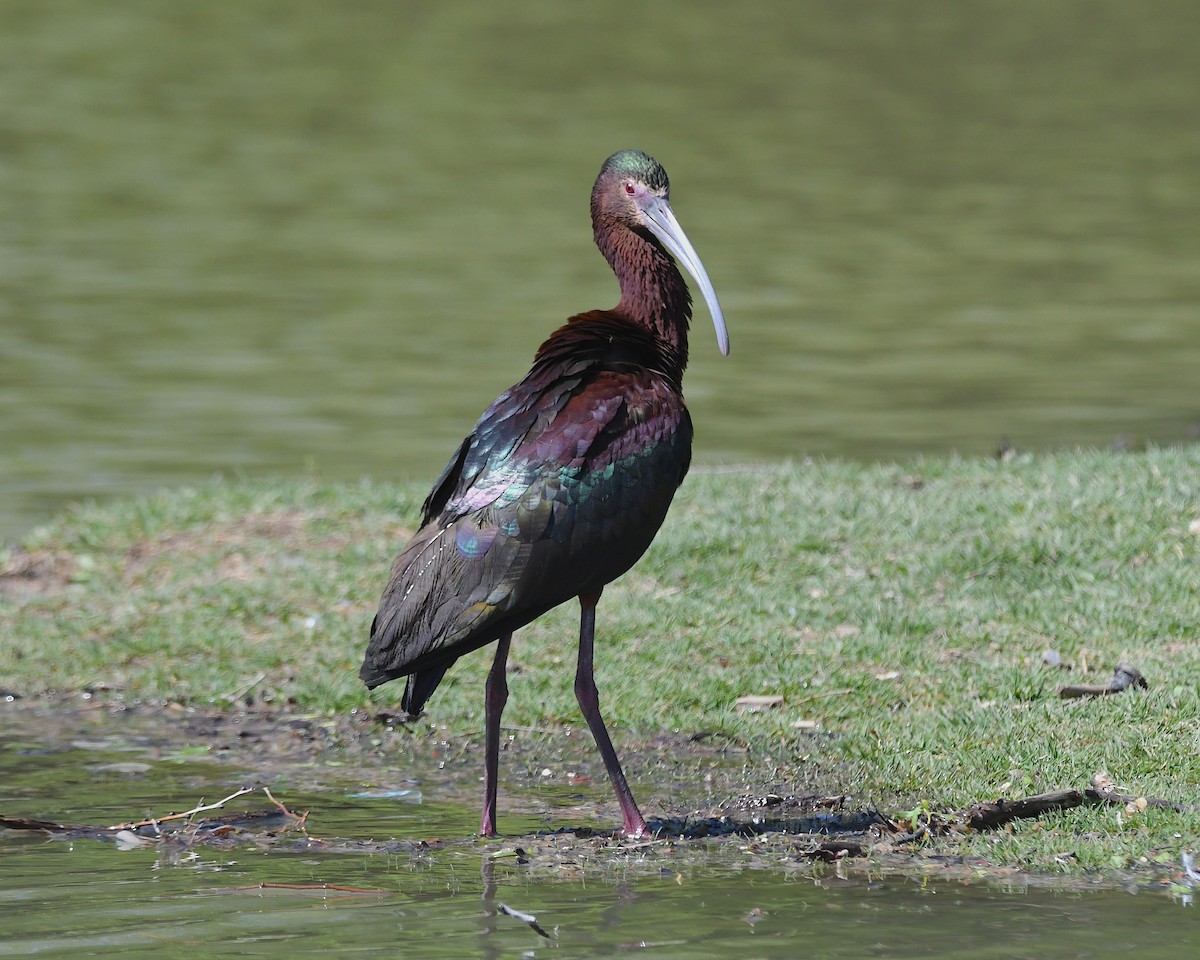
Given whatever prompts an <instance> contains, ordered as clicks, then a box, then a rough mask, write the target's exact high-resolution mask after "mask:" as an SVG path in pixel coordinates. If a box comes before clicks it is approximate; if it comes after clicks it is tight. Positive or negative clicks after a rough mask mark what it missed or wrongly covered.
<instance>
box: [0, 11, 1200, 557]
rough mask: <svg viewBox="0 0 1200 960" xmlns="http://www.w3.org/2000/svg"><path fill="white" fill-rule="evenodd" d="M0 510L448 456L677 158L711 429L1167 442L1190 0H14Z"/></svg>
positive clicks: (32, 518)
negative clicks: (602, 183) (612, 207)
mask: <svg viewBox="0 0 1200 960" xmlns="http://www.w3.org/2000/svg"><path fill="white" fill-rule="evenodd" d="M3 20H4V30H3V31H0V63H2V64H3V67H2V68H0V70H2V71H3V72H2V78H3V84H2V85H0V97H2V98H3V112H2V116H3V119H2V121H0V457H2V459H0V463H2V468H0V537H11V536H15V535H17V534H19V533H20V532H21V531H23V530H25V529H27V528H28V527H29V526H30V525H32V524H34V523H36V522H38V521H40V520H41V519H44V518H45V517H47V516H48V515H49V514H50V513H51V512H52V511H54V510H56V509H59V508H61V507H62V505H63V504H64V503H66V502H69V501H71V500H76V499H79V498H85V497H92V496H98V497H110V496H114V495H127V494H130V493H134V492H136V491H138V490H143V489H147V488H154V487H158V486H161V485H173V484H179V483H182V482H187V481H189V480H194V479H197V478H205V477H208V476H210V475H212V474H213V473H235V474H238V473H241V474H253V475H266V474H290V475H295V474H298V473H303V472H317V473H320V474H322V475H324V476H326V477H329V478H333V479H357V478H359V477H361V476H364V475H368V476H375V477H404V478H413V479H425V480H431V479H432V477H434V476H436V473H437V471H438V470H439V469H440V468H441V466H442V465H443V463H444V462H445V460H446V458H447V457H448V455H449V453H450V452H451V451H452V450H453V449H454V448H455V446H456V444H457V441H458V440H459V439H460V438H461V436H462V435H463V434H464V433H465V432H466V430H467V429H469V426H470V424H471V423H472V422H473V421H474V418H475V417H476V416H477V415H478V413H479V412H480V411H481V410H482V409H483V407H484V406H485V404H486V403H487V402H488V401H490V400H491V398H492V397H493V396H495V395H496V394H497V393H498V392H499V391H500V390H501V389H503V388H504V387H506V386H508V385H509V384H510V383H511V382H513V381H514V380H515V379H516V378H517V377H519V376H520V375H521V374H522V373H523V372H524V371H525V369H527V366H528V362H529V359H530V356H531V354H532V352H533V350H534V348H535V347H536V346H537V344H538V343H539V342H540V341H541V339H542V338H543V337H544V336H545V335H546V334H547V333H548V332H549V331H550V330H552V329H553V328H554V327H555V326H556V325H557V324H558V323H559V322H560V321H561V320H562V319H564V318H565V317H567V316H568V315H569V314H571V313H574V312H577V311H579V310H582V309H587V308H591V307H596V306H607V305H611V304H612V303H613V302H615V299H616V297H615V285H614V283H613V280H612V278H611V276H610V275H609V274H608V272H607V269H606V267H605V265H604V263H603V261H602V260H601V259H600V257H599V256H598V254H597V253H596V252H595V250H594V248H593V247H592V245H591V237H590V230H589V227H588V223H587V196H588V191H589V189H590V186H591V182H592V179H593V177H594V176H595V173H596V171H597V169H598V168H599V165H600V163H601V161H602V160H603V159H604V157H605V156H607V155H608V154H609V153H610V152H612V151H613V150H614V149H617V148H621V147H626V146H638V147H642V148H644V149H646V150H648V151H650V152H652V153H654V154H655V155H657V156H658V157H659V158H660V159H661V160H662V161H663V162H664V163H665V165H666V167H667V169H668V170H669V171H670V173H671V174H672V177H673V179H674V191H673V199H674V201H675V207H676V212H677V213H678V215H679V218H680V220H681V222H682V223H683V224H684V226H685V228H686V229H687V230H688V232H689V234H690V236H691V238H692V240H693V241H694V243H695V244H696V247H697V249H698V250H699V251H700V253H701V255H702V256H703V257H704V259H705V262H706V264H707V265H708V267H709V271H710V273H711V275H712V277H713V279H714V281H715V283H716V286H717V289H718V292H719V293H720V295H721V297H722V299H723V302H724V305H725V307H726V312H727V315H728V319H729V324H730V329H731V333H732V337H733V355H732V357H731V358H729V359H728V360H723V359H722V358H720V357H719V356H717V353H716V350H715V345H714V344H713V342H712V335H711V331H710V330H709V328H708V321H707V318H706V317H702V318H700V319H699V321H698V323H697V325H696V331H695V333H696V336H695V338H694V347H693V365H692V369H691V371H690V372H689V376H688V380H687V390H688V396H689V401H690V403H691V405H692V407H693V411H694V414H695V420H696V424H697V460H698V462H699V463H709V464H712V463H719V462H730V461H745V460H749V459H776V458H782V457H795V456H800V455H803V454H805V453H811V454H824V455H846V456H851V457H859V458H874V457H888V458H890V457H897V456H906V455H908V454H911V453H914V452H926V453H941V452H946V451H950V450H959V451H962V452H964V453H967V454H987V453H990V452H991V451H992V450H993V449H994V448H995V447H996V446H997V444H998V443H1000V441H1001V439H1002V438H1003V437H1008V438H1010V439H1011V440H1012V442H1014V443H1016V444H1017V445H1019V446H1022V447H1027V448H1028V447H1034V448H1038V447H1041V448H1047V447H1061V446H1064V445H1073V444H1088V445H1091V444H1100V445H1103V444H1109V443H1112V442H1113V441H1114V439H1116V438H1132V442H1134V443H1137V442H1142V441H1144V440H1153V441H1157V442H1174V441H1178V440H1186V439H1187V438H1189V437H1190V436H1191V435H1192V434H1193V433H1194V432H1195V430H1196V424H1197V422H1198V421H1200V404H1198V403H1197V400H1196V391H1195V388H1194V382H1195V371H1196V370H1197V369H1200V333H1198V332H1197V331H1198V326H1197V322H1196V316H1197V309H1198V307H1200V262H1198V260H1197V253H1196V251H1197V249H1200V191H1198V190H1197V189H1196V185H1197V180H1196V161H1197V157H1198V156H1200V101H1197V98H1196V95H1195V91H1196V90H1197V89H1200V58H1197V57H1196V56H1195V43H1194V38H1195V37H1196V36H1197V33H1198V31H1200V7H1197V6H1196V4H1194V3H1191V2H1188V0H1150V2H1148V3H1146V4H1139V5H1130V4H1126V3H1119V2H1117V0H1100V2H1095V0H1088V2H1083V0H1077V2H1056V3H1051V4H1047V3H1043V2H1034V0H1018V2H1015V3H1008V4H993V3H987V2H984V0H964V2H961V3H956V4H945V3H941V2H937V0H916V2H912V3H907V4H904V5H903V6H897V5H895V4H893V3H888V2H886V0H868V2H865V3H859V4H855V5H854V6H853V8H852V9H851V8H849V7H847V6H846V5H845V4H843V3H839V2H837V0H801V2H795V0H788V2H782V0H775V2H761V3H757V2H756V3H748V4H742V5H740V6H738V7H737V9H731V8H730V6H729V5H728V4H727V3H722V2H717V0H702V2H691V3H686V4H685V3H680V2H664V3H658V4H653V5H644V4H639V5H628V6H625V5H606V4H574V5H564V4H560V3H553V2H550V0H523V2H519V3H512V4H501V5H497V4H490V3H483V2H466V3H457V4H442V5H436V4H435V5H430V4H424V3H411V2H391V0H389V2H375V3H369V2H367V3H356V4H354V5H353V7H352V8H350V9H347V8H345V7H344V6H338V5H330V4H327V3H321V2H318V0H298V2H291V3H287V4H279V3H275V2H266V0H250V2H232V0H229V2H211V3H206V4H203V5H199V6H198V5H194V4H191V5H189V4H182V5H181V4H170V5H163V4H160V3H154V2H151V0H140V2H139V0H133V2H126V3H121V4H97V3H92V2H89V0H61V2H57V3H54V4H46V3H43V2H41V0H4V3H3Z"/></svg>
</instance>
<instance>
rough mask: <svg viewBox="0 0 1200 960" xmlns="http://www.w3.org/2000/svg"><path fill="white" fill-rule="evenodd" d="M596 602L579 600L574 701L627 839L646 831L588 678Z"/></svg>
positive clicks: (595, 596)
mask: <svg viewBox="0 0 1200 960" xmlns="http://www.w3.org/2000/svg"><path fill="white" fill-rule="evenodd" d="M599 602H600V594H599V593H595V594H591V595H587V596H581V597H580V598H579V607H580V616H579V666H578V669H577V670H576V671H575V699H576V700H578V701H579V709H580V710H582V711H583V718H584V719H585V720H586V721H587V724H588V727H590V728H591V731H592V737H593V738H594V739H595V741H596V746H597V747H599V748H600V756H602V757H603V758H604V766H605V767H606V768H607V769H608V777H609V779H610V780H612V785H613V789H614V790H615V791H616V794H617V802H618V803H619V804H620V805H621V816H622V818H623V819H624V821H625V824H624V826H623V827H622V828H621V832H622V833H623V834H624V835H625V836H627V837H643V836H645V835H646V834H647V833H649V832H650V831H649V829H648V828H647V826H646V820H645V818H644V817H643V816H642V814H641V811H640V810H638V808H637V803H635V802H634V799H633V793H632V792H631V791H630V789H629V783H628V782H627V781H626V780H625V773H624V771H622V770H621V761H620V760H618V759H617V751H616V750H614V749H613V745H612V740H611V739H610V738H609V736H608V730H606V729H605V727H604V718H603V717H601V716H600V695H599V693H598V692H597V691H596V681H595V679H594V678H593V677H592V645H593V640H594V638H595V633H596V604H597V603H599Z"/></svg>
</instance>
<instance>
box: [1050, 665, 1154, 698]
mask: <svg viewBox="0 0 1200 960" xmlns="http://www.w3.org/2000/svg"><path fill="white" fill-rule="evenodd" d="M1148 686H1149V684H1148V683H1146V678H1145V677H1143V676H1142V675H1141V673H1140V672H1139V671H1138V670H1137V668H1136V667H1131V666H1129V664H1127V663H1120V664H1117V668H1116V670H1114V671H1113V677H1112V679H1111V680H1109V681H1108V683H1105V684H1096V685H1092V684H1064V685H1063V686H1061V687H1059V688H1058V695H1059V696H1060V697H1061V698H1062V699H1064V700H1068V699H1071V698H1074V697H1110V696H1112V695H1113V694H1114V693H1121V692H1122V691H1123V690H1127V689H1128V688H1129V687H1141V688H1142V689H1143V690H1144V689H1146V688H1147V687H1148Z"/></svg>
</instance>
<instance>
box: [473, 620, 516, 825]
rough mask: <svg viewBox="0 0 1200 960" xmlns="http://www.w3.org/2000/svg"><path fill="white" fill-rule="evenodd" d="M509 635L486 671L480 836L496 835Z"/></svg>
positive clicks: (502, 638) (500, 641)
mask: <svg viewBox="0 0 1200 960" xmlns="http://www.w3.org/2000/svg"><path fill="white" fill-rule="evenodd" d="M511 642H512V634H511V633H506V634H505V635H504V636H502V637H501V638H500V640H499V642H498V643H497V644H496V659H495V660H493V661H492V669H491V671H490V672H489V673H488V678H487V686H486V687H485V688H484V691H485V692H484V701H483V703H484V706H483V712H484V727H485V729H486V731H487V733H486V737H487V739H486V747H485V752H484V760H483V816H482V817H481V818H480V820H479V833H480V836H484V837H494V836H496V774H497V771H498V769H499V767H500V715H501V714H502V713H504V704H505V703H507V702H508V680H507V679H506V678H505V675H504V674H505V669H506V667H507V664H508V645H509V644H510V643H511Z"/></svg>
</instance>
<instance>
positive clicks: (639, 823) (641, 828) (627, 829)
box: [617, 817, 650, 840]
mask: <svg viewBox="0 0 1200 960" xmlns="http://www.w3.org/2000/svg"><path fill="white" fill-rule="evenodd" d="M617 836H618V837H624V838H625V839H627V840H643V839H645V838H646V837H648V836H650V828H649V827H648V826H646V821H645V820H643V819H641V818H640V817H639V818H638V819H637V820H628V819H627V820H626V821H625V825H624V826H623V827H621V829H620V830H618V831H617Z"/></svg>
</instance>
